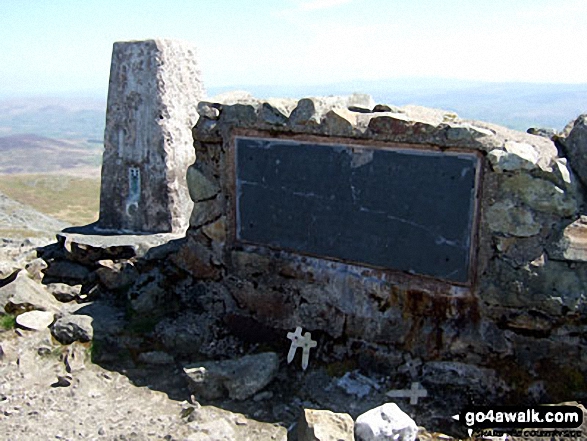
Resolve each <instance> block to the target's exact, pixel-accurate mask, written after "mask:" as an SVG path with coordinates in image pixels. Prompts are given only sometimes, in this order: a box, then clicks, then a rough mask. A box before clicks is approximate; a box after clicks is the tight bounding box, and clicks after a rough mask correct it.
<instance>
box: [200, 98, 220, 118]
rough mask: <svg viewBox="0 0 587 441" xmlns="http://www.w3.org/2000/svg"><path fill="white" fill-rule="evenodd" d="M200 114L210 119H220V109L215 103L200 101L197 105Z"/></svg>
mask: <svg viewBox="0 0 587 441" xmlns="http://www.w3.org/2000/svg"><path fill="white" fill-rule="evenodd" d="M196 111H197V112H198V115H200V116H203V117H204V118H208V119H218V116H219V115H220V110H218V108H217V107H215V106H214V104H212V103H209V102H207V101H200V102H199V103H198V105H197V107H196Z"/></svg>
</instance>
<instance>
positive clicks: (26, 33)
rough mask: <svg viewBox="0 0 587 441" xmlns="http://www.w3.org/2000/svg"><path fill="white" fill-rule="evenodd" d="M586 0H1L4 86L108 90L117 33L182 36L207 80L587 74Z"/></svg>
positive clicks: (3, 89)
mask: <svg viewBox="0 0 587 441" xmlns="http://www.w3.org/2000/svg"><path fill="white" fill-rule="evenodd" d="M585 17H587V1H585V0H480V1H476V0H468V1H467V0H461V1H457V0H253V1H242V0H241V1H237V0H209V1H199V0H192V1H188V0H179V1H174V0H169V1H162V0H157V1H152V0H102V1H98V0H1V1H0V38H1V41H2V42H3V44H2V49H1V50H0V95H19V94H27V95H28V94H38V93H42V94H53V93H61V92H77V91H79V92H85V91H91V92H98V93H102V94H104V96H105V94H106V90H107V87H108V73H109V67H110V56H111V51H112V43H113V42H115V41H124V40H137V39H145V38H154V37H162V38H177V39H182V40H187V41H190V42H193V43H194V44H195V45H196V46H197V47H198V50H199V56H200V60H201V69H202V71H203V76H204V82H205V84H206V85H207V86H208V87H214V86H228V85H243V84H245V85H246V84H250V85H255V84H272V85H273V84H275V85H282V84H283V85H286V84H287V85H303V84H327V83H332V82H341V81H351V80H358V79H361V80H373V79H384V78H405V77H440V78H454V79H467V80H483V81H522V82H550V83H587V57H586V56H585V53H584V48H583V46H584V44H585V42H587V26H585V24H584V20H585Z"/></svg>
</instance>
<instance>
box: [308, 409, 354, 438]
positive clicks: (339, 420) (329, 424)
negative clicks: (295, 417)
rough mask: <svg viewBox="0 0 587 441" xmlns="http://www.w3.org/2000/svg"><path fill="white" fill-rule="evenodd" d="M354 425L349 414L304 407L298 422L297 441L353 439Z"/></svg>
mask: <svg viewBox="0 0 587 441" xmlns="http://www.w3.org/2000/svg"><path fill="white" fill-rule="evenodd" d="M354 426H355V424H354V422H353V419H352V418H351V416H350V415H349V414H346V413H334V412H331V411H330V410H314V409H304V411H303V412H302V414H301V415H300V419H299V422H298V441H354V439H355V438H354Z"/></svg>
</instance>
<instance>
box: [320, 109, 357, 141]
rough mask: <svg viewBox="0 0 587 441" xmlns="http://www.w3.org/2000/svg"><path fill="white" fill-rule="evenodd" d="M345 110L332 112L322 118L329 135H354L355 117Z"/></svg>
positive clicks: (323, 125)
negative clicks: (353, 123) (353, 122)
mask: <svg viewBox="0 0 587 441" xmlns="http://www.w3.org/2000/svg"><path fill="white" fill-rule="evenodd" d="M350 113H351V112H350V111H348V110H346V111H345V110H343V109H333V110H330V111H328V112H327V113H326V115H324V118H322V127H323V128H324V131H325V133H326V134H327V135H332V136H349V135H351V134H352V133H353V125H352V124H351V121H352V119H354V118H353V115H352V114H350Z"/></svg>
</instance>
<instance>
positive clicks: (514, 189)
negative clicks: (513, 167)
mask: <svg viewBox="0 0 587 441" xmlns="http://www.w3.org/2000/svg"><path fill="white" fill-rule="evenodd" d="M502 191H504V192H506V193H508V194H515V195H516V196H517V197H519V198H520V199H521V201H522V202H523V203H524V204H526V205H527V206H528V207H530V208H532V209H534V210H536V211H542V212H545V213H551V214H556V215H558V216H563V217H567V216H572V215H574V214H575V213H576V212H577V210H578V203H577V200H576V199H575V198H574V197H573V194H572V193H571V192H569V191H565V190H564V189H562V188H560V187H558V186H557V185H556V184H554V183H552V182H550V181H546V180H544V179H540V178H534V177H532V176H530V175H529V174H527V173H519V174H516V175H514V176H511V177H508V178H507V179H505V180H504V181H503V183H502Z"/></svg>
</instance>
